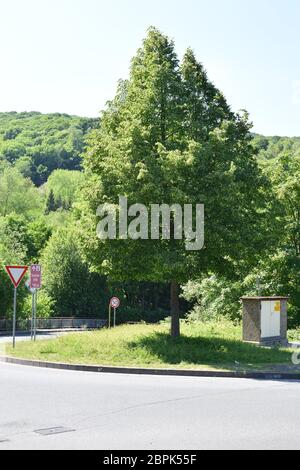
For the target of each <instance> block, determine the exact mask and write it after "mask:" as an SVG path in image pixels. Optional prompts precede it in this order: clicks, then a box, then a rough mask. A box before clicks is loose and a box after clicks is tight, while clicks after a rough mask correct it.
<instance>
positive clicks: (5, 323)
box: [0, 318, 107, 331]
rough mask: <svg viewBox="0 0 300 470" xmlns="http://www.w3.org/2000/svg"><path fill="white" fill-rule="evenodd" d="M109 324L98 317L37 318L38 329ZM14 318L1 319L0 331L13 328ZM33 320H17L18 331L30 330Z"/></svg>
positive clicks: (81, 327)
mask: <svg viewBox="0 0 300 470" xmlns="http://www.w3.org/2000/svg"><path fill="white" fill-rule="evenodd" d="M106 325H107V321H106V320H101V319H97V318H37V321H36V326H37V329H38V330H66V329H83V330H84V329H86V330H94V329H98V328H103V327H105V326H106ZM12 327H13V324H12V320H5V319H0V331H10V330H12ZM30 328H31V320H19V321H17V331H30Z"/></svg>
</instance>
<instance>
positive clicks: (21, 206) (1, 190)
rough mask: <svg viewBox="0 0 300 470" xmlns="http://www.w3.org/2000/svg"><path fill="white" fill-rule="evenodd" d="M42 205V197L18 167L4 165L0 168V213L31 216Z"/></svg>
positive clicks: (36, 212)
mask: <svg viewBox="0 0 300 470" xmlns="http://www.w3.org/2000/svg"><path fill="white" fill-rule="evenodd" d="M41 206H42V198H41V196H40V194H39V191H38V189H37V188H35V187H34V185H33V183H32V182H31V181H30V180H29V179H28V178H25V177H24V176H23V175H22V174H21V173H20V171H19V170H18V169H16V168H13V167H11V166H6V167H4V168H3V170H2V171H1V169H0V215H1V216H4V217H5V216H6V215H9V214H12V213H15V214H18V215H26V216H27V217H28V218H32V217H34V216H35V215H37V214H38V213H39V212H40V210H41Z"/></svg>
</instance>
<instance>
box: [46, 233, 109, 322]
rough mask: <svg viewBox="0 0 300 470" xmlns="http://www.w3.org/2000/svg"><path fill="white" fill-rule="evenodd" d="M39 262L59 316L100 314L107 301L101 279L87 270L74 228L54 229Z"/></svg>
mask: <svg viewBox="0 0 300 470" xmlns="http://www.w3.org/2000/svg"><path fill="white" fill-rule="evenodd" d="M41 263H42V265H43V280H44V286H45V292H47V294H48V295H49V296H50V297H51V298H52V299H53V300H54V302H55V310H56V312H59V315H60V316H64V317H70V316H80V314H81V315H82V316H84V317H100V318H102V317H103V315H104V312H106V311H107V305H108V294H107V293H106V292H105V280H104V279H103V278H102V277H100V276H99V275H97V274H95V273H90V271H89V266H88V265H87V264H86V263H85V262H84V261H83V259H82V256H81V253H80V249H79V246H78V241H77V237H76V233H74V231H72V230H68V229H59V230H58V231H56V232H55V233H54V234H53V236H52V237H51V239H50V240H49V243H48V244H47V247H46V248H45V251H44V253H43V256H42V259H41Z"/></svg>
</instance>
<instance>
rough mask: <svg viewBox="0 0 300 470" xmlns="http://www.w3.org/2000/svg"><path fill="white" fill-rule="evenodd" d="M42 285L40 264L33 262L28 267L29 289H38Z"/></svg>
mask: <svg viewBox="0 0 300 470" xmlns="http://www.w3.org/2000/svg"><path fill="white" fill-rule="evenodd" d="M41 287H42V266H41V265H40V264H34V265H33V266H31V267H30V289H40V288H41Z"/></svg>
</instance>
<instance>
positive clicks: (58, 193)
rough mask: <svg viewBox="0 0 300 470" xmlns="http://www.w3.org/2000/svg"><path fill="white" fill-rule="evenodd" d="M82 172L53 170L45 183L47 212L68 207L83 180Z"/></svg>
mask: <svg viewBox="0 0 300 470" xmlns="http://www.w3.org/2000/svg"><path fill="white" fill-rule="evenodd" d="M84 179H85V177H84V174H83V173H82V172H80V171H67V170H55V171H54V172H53V173H52V174H51V175H50V176H49V178H48V181H47V183H46V191H47V193H48V198H47V203H46V207H47V212H48V213H49V212H51V211H55V210H56V209H59V208H63V209H66V210H68V209H70V208H71V207H72V206H73V204H74V202H75V201H76V198H77V195H78V193H79V191H80V189H81V187H82V185H83V182H84Z"/></svg>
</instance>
